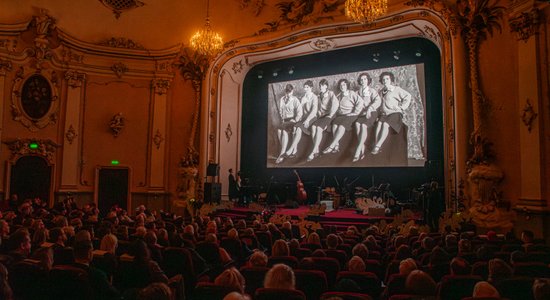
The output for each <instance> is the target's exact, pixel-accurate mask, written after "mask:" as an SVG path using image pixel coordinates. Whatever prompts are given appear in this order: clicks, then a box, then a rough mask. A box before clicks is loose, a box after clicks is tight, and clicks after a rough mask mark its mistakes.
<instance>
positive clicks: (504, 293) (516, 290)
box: [495, 277, 534, 300]
mask: <svg viewBox="0 0 550 300" xmlns="http://www.w3.org/2000/svg"><path fill="white" fill-rule="evenodd" d="M533 281H534V280H533V278H529V277H514V278H511V279H505V280H502V281H500V282H498V283H497V284H495V288H496V289H497V290H498V292H499V293H500V296H501V297H503V298H508V299H512V300H516V299H519V300H534V296H533Z"/></svg>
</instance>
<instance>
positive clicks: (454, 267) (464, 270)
mask: <svg viewBox="0 0 550 300" xmlns="http://www.w3.org/2000/svg"><path fill="white" fill-rule="evenodd" d="M450 270H451V275H469V274H470V272H471V267H470V264H469V263H468V262H467V261H466V260H465V259H464V258H462V257H454V258H453V259H452V260H451V267H450Z"/></svg>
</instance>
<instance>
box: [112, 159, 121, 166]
mask: <svg viewBox="0 0 550 300" xmlns="http://www.w3.org/2000/svg"><path fill="white" fill-rule="evenodd" d="M119 163H120V162H119V161H118V160H116V159H113V160H111V165H115V166H116V165H118V164H119Z"/></svg>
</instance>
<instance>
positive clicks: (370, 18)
mask: <svg viewBox="0 0 550 300" xmlns="http://www.w3.org/2000/svg"><path fill="white" fill-rule="evenodd" d="M345 8H346V17H348V18H350V19H353V20H354V21H356V22H359V23H371V22H374V21H375V20H376V19H378V18H379V17H381V16H383V15H385V14H386V13H387V12H388V0H346V7H345Z"/></svg>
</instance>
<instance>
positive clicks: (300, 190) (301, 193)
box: [294, 170, 307, 204]
mask: <svg viewBox="0 0 550 300" xmlns="http://www.w3.org/2000/svg"><path fill="white" fill-rule="evenodd" d="M294 174H296V177H298V180H297V181H296V200H298V202H299V203H300V204H302V203H304V202H305V201H306V200H307V193H306V190H305V189H304V183H303V182H302V179H300V175H298V171H296V170H294Z"/></svg>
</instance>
